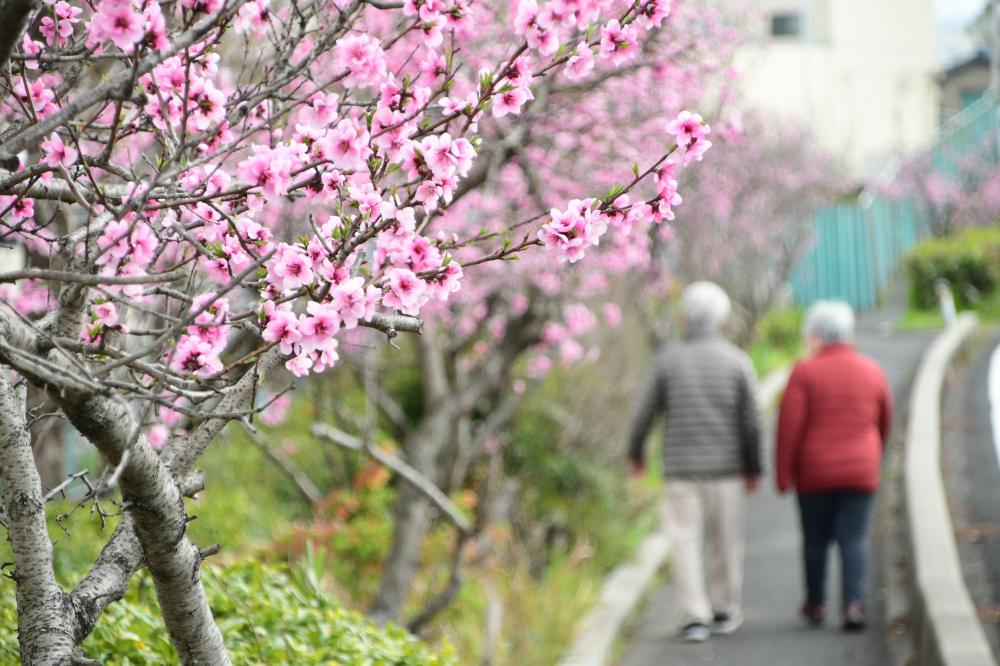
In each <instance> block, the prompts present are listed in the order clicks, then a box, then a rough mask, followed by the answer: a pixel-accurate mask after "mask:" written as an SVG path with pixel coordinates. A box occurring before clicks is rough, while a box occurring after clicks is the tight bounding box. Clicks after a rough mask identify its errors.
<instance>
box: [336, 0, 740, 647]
mask: <svg viewBox="0 0 1000 666" xmlns="http://www.w3.org/2000/svg"><path fill="white" fill-rule="evenodd" d="M522 7H527V8H528V9H527V11H528V12H529V13H530V11H537V8H535V7H534V6H533V5H530V4H527V5H522ZM522 15H523V14H522ZM737 36H738V34H737V33H736V32H735V31H733V30H732V28H731V27H729V26H728V25H727V24H726V22H725V21H722V20H721V19H720V17H719V16H718V15H716V14H715V13H713V12H708V11H706V10H705V8H704V7H700V8H695V7H694V6H693V5H692V6H690V7H686V6H681V7H678V8H675V11H674V13H673V14H672V15H671V18H670V22H669V25H668V26H667V27H665V28H664V29H663V30H662V31H661V32H659V33H657V34H656V35H653V36H650V37H649V38H648V39H647V40H646V41H645V42H644V43H643V47H642V49H641V50H640V49H636V50H634V51H633V52H631V54H630V55H629V56H628V57H625V58H624V59H623V61H622V62H623V64H624V67H619V68H615V67H614V65H613V63H612V62H606V63H598V64H597V66H596V67H595V63H594V60H597V59H596V58H595V59H591V60H590V61H589V64H587V66H586V67H582V66H581V65H580V63H581V62H583V61H584V60H586V57H585V56H584V58H583V59H574V58H576V56H575V55H574V57H573V58H571V60H570V62H569V63H568V65H567V68H566V69H565V70H564V71H563V72H561V73H559V74H558V75H557V76H554V77H551V78H550V79H547V80H546V81H544V82H541V83H540V84H539V85H538V86H537V87H536V89H535V91H534V93H533V94H534V95H535V98H536V99H535V100H534V102H533V103H532V104H531V105H530V106H529V107H528V108H527V109H526V110H525V112H524V113H523V114H522V115H521V116H519V118H518V119H516V120H511V121H509V122H503V123H502V124H501V123H497V122H494V121H485V122H484V123H483V127H482V133H483V135H484V137H487V138H488V137H491V136H494V137H495V140H493V141H489V140H487V141H486V142H485V143H486V145H487V146H492V148H487V150H489V151H490V153H489V157H488V160H487V158H486V156H484V157H483V158H482V159H484V160H486V164H485V165H484V166H485V168H483V169H482V170H481V171H477V172H476V174H475V177H470V178H469V179H468V180H467V181H465V182H464V184H463V185H464V186H462V187H460V191H459V192H458V193H457V195H456V200H455V202H454V203H453V205H452V206H451V207H450V208H449V209H448V210H447V211H445V212H443V213H442V214H441V215H440V217H439V222H440V224H439V229H440V230H441V231H443V232H444V233H446V234H447V235H448V236H447V237H448V238H449V239H450V240H449V241H448V242H454V239H455V238H463V237H479V238H494V237H496V238H503V237H505V236H506V238H507V240H506V241H505V242H507V243H510V244H512V245H516V244H517V243H518V242H523V240H521V241H518V239H527V238H530V236H525V235H523V232H520V231H519V229H520V224H521V222H520V221H521V220H529V219H532V218H533V217H534V216H535V215H536V211H538V210H545V209H550V213H549V216H548V219H550V220H551V222H550V223H549V224H548V225H547V226H546V227H545V228H543V229H542V232H541V235H540V238H541V240H542V242H543V243H544V244H545V245H546V246H550V247H561V248H563V252H564V255H565V258H566V262H565V263H560V262H553V261H552V260H551V256H550V254H549V253H548V252H546V251H544V250H538V251H529V252H525V253H523V254H522V256H521V257H519V260H518V261H517V262H515V263H514V264H508V263H504V264H493V265H487V266H482V267H481V268H479V269H478V270H476V271H475V272H471V271H470V272H469V273H468V274H467V275H466V276H465V278H464V279H463V288H462V290H461V291H460V292H459V293H457V294H455V295H454V296H453V297H452V298H450V299H449V300H448V301H447V302H446V303H444V302H436V303H434V304H433V306H432V307H430V308H428V309H426V310H425V313H426V314H427V316H428V317H429V326H428V330H427V331H425V334H424V335H423V336H422V337H421V339H420V341H419V363H420V367H421V370H422V371H421V391H422V394H423V405H424V409H423V413H422V416H421V418H420V419H419V421H418V422H416V423H413V422H410V421H409V420H408V419H407V418H405V416H402V410H401V409H400V408H399V407H398V406H397V405H392V404H391V401H390V399H389V396H387V395H386V394H385V393H384V392H381V393H380V395H379V400H378V401H379V402H380V403H381V406H382V407H383V416H384V417H385V419H386V421H387V422H388V423H389V425H390V427H391V429H392V430H393V431H394V434H395V435H396V437H397V438H398V439H399V440H400V441H401V443H402V449H403V451H404V452H405V455H406V459H407V461H408V463H409V464H410V465H412V466H413V467H414V469H415V471H416V472H418V473H419V474H420V475H422V477H423V478H425V479H427V480H429V481H430V482H432V483H436V484H438V485H439V486H440V487H441V488H442V489H443V490H444V491H445V492H446V493H447V492H448V491H451V490H454V489H456V488H457V487H458V486H460V485H461V484H462V483H463V482H464V481H465V478H466V474H467V473H468V472H469V470H470V468H471V467H472V464H473V461H474V460H481V459H484V458H486V459H489V458H490V454H489V453H488V452H487V449H488V448H489V447H487V444H488V443H489V442H490V441H491V439H492V438H493V437H494V436H495V435H496V434H497V433H498V432H500V431H502V429H503V428H504V426H505V425H506V421H507V419H509V418H510V416H511V414H512V413H513V407H514V406H515V405H516V403H517V399H518V392H517V391H514V390H512V389H513V388H514V387H516V386H520V385H521V384H522V383H523V381H522V379H523V375H524V373H523V372H518V371H516V368H518V367H520V366H527V374H528V376H529V378H530V377H531V376H539V375H541V374H544V372H545V371H546V370H547V369H548V368H549V367H552V366H553V365H556V364H564V365H568V364H573V363H576V362H577V361H580V360H582V359H584V358H586V357H587V356H588V354H590V355H592V354H593V352H588V351H586V350H585V349H584V348H583V346H582V345H581V342H580V338H581V336H583V335H585V334H586V333H587V332H588V331H589V330H590V329H591V328H592V327H593V326H594V324H595V323H596V320H597V317H599V316H606V317H607V318H608V319H610V320H611V321H612V322H614V321H615V320H616V319H617V318H618V314H617V306H615V305H614V304H611V303H608V304H607V305H606V306H605V307H604V308H601V309H602V310H603V311H602V312H599V313H596V314H595V313H594V312H592V311H591V308H592V307H598V308H600V302H601V300H602V299H603V298H607V293H606V292H607V291H608V289H609V286H610V284H611V283H612V282H613V281H614V280H615V279H616V276H620V275H622V274H624V273H625V272H627V271H634V272H636V273H641V274H643V275H644V276H645V279H644V280H643V282H645V283H646V284H647V285H648V286H650V287H654V288H655V287H656V286H657V285H658V283H660V282H662V275H660V274H657V273H655V272H654V271H655V269H656V266H655V264H654V263H653V262H652V255H651V242H650V236H651V235H657V234H660V233H664V232H667V233H669V226H668V225H669V221H670V220H671V219H673V216H674V212H673V207H674V206H675V205H677V204H678V203H679V202H680V197H679V195H678V194H677V175H678V173H679V171H680V170H682V169H683V168H684V166H685V165H687V164H690V163H692V162H696V161H698V160H700V158H701V156H702V154H703V153H704V151H705V150H707V149H708V147H709V146H710V145H711V143H710V142H709V141H708V132H709V130H708V128H707V127H705V126H704V124H703V123H702V121H701V118H700V117H699V116H697V115H694V114H691V113H687V112H681V111H679V109H681V108H683V107H684V106H685V105H686V104H696V103H704V102H706V101H707V100H708V99H709V98H710V94H709V92H707V90H708V89H709V88H710V86H709V85H708V82H709V81H710V80H713V79H721V83H722V84H723V85H728V82H729V81H730V79H731V77H730V76H729V73H728V72H727V71H726V68H725V67H724V63H725V62H726V59H727V52H728V51H731V49H732V47H733V46H734V45H735V44H736V43H737ZM574 53H576V52H574ZM610 60H613V58H609V61H610ZM713 74H715V75H718V76H714V77H713V76H712V75H713ZM637 91H641V92H637ZM668 118H673V120H672V121H670V122H666V121H665V119H668ZM503 120H505V121H506V120H507V119H506V118H503ZM665 122H666V126H667V129H668V131H670V132H671V134H673V135H675V136H676V137H677V141H678V144H679V145H680V149H679V150H678V151H676V152H675V153H673V154H672V155H671V156H670V157H668V158H665V159H658V158H659V157H660V155H659V154H655V155H654V154H653V151H651V147H650V146H648V145H645V144H644V143H643V141H642V137H643V136H648V135H649V133H650V132H651V131H655V128H657V127H663V126H664V123H665ZM622 163H624V164H626V165H630V164H634V165H636V168H635V169H634V171H633V172H632V173H630V172H629V170H628V168H627V167H626V169H625V170H623V169H622V168H621V164H622ZM649 163H653V164H654V165H655V168H654V169H653V173H652V174H651V175H654V176H655V178H653V179H651V180H650V183H649V184H648V185H646V186H645V187H643V186H640V185H639V181H640V180H642V179H641V176H642V175H643V174H642V172H641V171H640V169H639V168H638V165H640V164H649ZM626 190H628V192H626ZM588 191H591V192H603V193H604V196H603V198H602V200H606V201H611V202H612V209H611V210H610V211H609V213H608V214H605V215H604V216H603V217H602V218H600V219H597V218H595V217H594V216H593V211H594V210H595V203H596V201H597V199H595V198H587V199H579V198H574V197H579V196H580V193H581V192H588ZM642 195H645V196H642ZM633 199H636V202H635V204H634V205H633V203H632V200H633ZM566 200H569V201H570V203H569V206H568V207H567V206H566V205H565V201H566ZM648 220H653V221H654V222H655V223H656V224H654V225H650V224H648V222H647V221H648ZM512 230H514V231H517V232H518V233H517V234H515V233H513V232H512ZM606 232H607V233H606ZM598 237H600V244H599V245H597V244H596V243H595V241H596V240H597V238H598ZM536 250H537V249H536ZM376 253H378V249H376ZM584 253H586V255H587V256H586V260H585V261H583V262H581V264H582V265H579V266H578V265H577V264H576V262H577V260H578V259H580V258H581V257H583V256H584ZM455 256H456V257H457V258H458V260H459V263H462V264H463V265H470V264H478V263H480V262H481V261H482V260H483V259H484V258H485V257H488V256H489V250H488V249H486V250H484V249H483V248H480V247H477V246H475V245H473V246H467V247H464V248H460V249H456V251H455ZM393 358H394V361H393V362H400V361H399V360H398V357H393ZM327 432H328V433H329V431H327ZM341 441H343V436H342V435H341ZM437 508H440V507H437ZM434 511H435V502H434V501H433V498H432V497H431V496H429V495H428V494H427V493H426V492H424V490H422V489H421V488H419V487H417V486H415V485H413V484H408V483H404V484H401V485H400V487H399V488H398V494H397V498H396V502H395V511H394V524H393V542H392V548H391V551H390V554H389V557H388V560H387V562H386V564H385V567H384V572H383V578H382V581H381V584H380V586H379V589H378V592H377V594H376V596H375V599H374V602H373V604H372V608H371V611H372V614H373V616H375V617H376V618H378V619H397V618H398V617H399V614H400V611H401V610H402V608H403V606H404V602H405V601H406V599H407V594H408V592H409V590H410V587H411V582H412V580H413V577H414V575H415V573H416V571H417V563H418V561H419V549H420V544H421V541H422V537H423V535H424V533H425V531H426V529H427V528H428V526H429V525H430V524H431V518H432V516H433V515H434ZM460 529H461V528H460ZM462 544H464V541H463V540H461V539H460V540H459V545H460V546H461V545H462ZM459 550H460V549H456V553H455V557H456V558H459V557H460V555H461V553H460V552H458V551H459ZM456 561H457V560H456ZM453 580H454V578H453ZM448 589H451V590H452V591H454V589H455V588H454V586H453V585H452V586H450V587H449V588H448ZM443 598H444V597H440V598H439V599H443ZM439 605H440V604H439V601H438V600H434V601H432V602H431V606H432V607H439ZM426 618H427V613H420V614H418V615H417V616H415V617H414V618H413V619H412V620H410V621H409V622H408V624H409V625H410V626H411V627H419V626H420V625H421V624H422V623H423V622H424V621H425V620H426Z"/></svg>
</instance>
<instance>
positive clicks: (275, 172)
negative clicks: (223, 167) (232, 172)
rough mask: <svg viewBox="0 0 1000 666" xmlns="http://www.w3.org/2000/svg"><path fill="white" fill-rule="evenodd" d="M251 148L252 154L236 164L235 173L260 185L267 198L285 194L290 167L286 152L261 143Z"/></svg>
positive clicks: (289, 176)
mask: <svg viewBox="0 0 1000 666" xmlns="http://www.w3.org/2000/svg"><path fill="white" fill-rule="evenodd" d="M251 150H252V151H253V155H252V156H251V157H248V158H246V159H245V160H243V161H242V162H240V163H239V164H238V165H237V166H236V175H237V176H239V178H240V180H242V181H243V182H245V183H248V184H250V185H252V186H255V187H260V188H261V191H262V192H263V193H264V195H265V196H267V197H269V198H276V197H279V196H282V195H284V194H286V193H287V192H288V186H289V185H290V183H291V169H292V165H291V162H290V161H289V159H288V156H287V153H283V152H282V151H279V150H277V149H272V148H270V147H268V146H261V145H254V146H253V147H252V149H251Z"/></svg>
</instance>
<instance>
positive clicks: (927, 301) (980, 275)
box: [906, 227, 1000, 310]
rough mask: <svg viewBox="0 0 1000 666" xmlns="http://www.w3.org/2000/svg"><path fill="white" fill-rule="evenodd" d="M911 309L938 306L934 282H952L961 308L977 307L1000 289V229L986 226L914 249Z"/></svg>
mask: <svg viewBox="0 0 1000 666" xmlns="http://www.w3.org/2000/svg"><path fill="white" fill-rule="evenodd" d="M906 265H907V271H908V272H909V275H910V305H911V307H914V308H917V309H922V310H929V309H932V308H935V307H937V297H936V296H935V294H934V283H935V282H936V281H937V280H939V279H942V278H943V279H945V280H948V282H949V283H950V284H951V290H952V293H953V294H954V297H955V303H956V305H958V307H960V308H973V307H976V305H977V304H978V303H979V302H980V301H981V300H988V299H990V298H991V297H992V296H993V295H994V294H995V293H996V292H997V290H998V287H1000V228H998V227H986V228H976V229H969V230H967V231H963V232H961V233H958V234H954V235H951V236H947V237H944V238H933V239H930V240H927V241H924V242H922V243H920V244H919V245H917V246H916V248H914V250H913V253H912V254H911V255H910V257H909V259H908V260H907V264H906Z"/></svg>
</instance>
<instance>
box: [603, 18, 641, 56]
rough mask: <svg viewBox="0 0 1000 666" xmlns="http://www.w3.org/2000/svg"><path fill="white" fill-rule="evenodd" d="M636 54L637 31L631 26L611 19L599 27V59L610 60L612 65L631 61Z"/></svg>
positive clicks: (637, 47) (637, 45)
mask: <svg viewBox="0 0 1000 666" xmlns="http://www.w3.org/2000/svg"><path fill="white" fill-rule="evenodd" d="M638 52H639V42H638V31H637V30H636V29H635V28H634V27H633V26H630V25H627V26H622V24H621V23H619V22H618V20H617V19H613V20H611V21H608V22H607V23H605V24H604V26H603V27H601V57H602V58H610V60H611V64H612V65H615V66H618V65H620V64H622V63H623V62H626V61H628V60H631V59H632V58H633V57H634V56H635V55H636V54H637V53H638Z"/></svg>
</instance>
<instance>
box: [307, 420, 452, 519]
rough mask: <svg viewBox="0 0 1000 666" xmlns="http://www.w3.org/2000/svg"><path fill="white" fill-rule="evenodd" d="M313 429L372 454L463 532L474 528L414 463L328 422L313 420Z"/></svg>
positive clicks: (348, 445)
mask: <svg viewBox="0 0 1000 666" xmlns="http://www.w3.org/2000/svg"><path fill="white" fill-rule="evenodd" d="M312 433H313V435H315V436H316V437H319V438H320V439H323V440H326V441H328V442H332V443H333V444H336V445H337V446H342V447H344V448H346V449H350V450H352V451H358V452H361V453H365V454H367V455H369V456H371V457H372V458H373V459H374V460H376V461H377V462H379V463H381V464H382V465H385V466H386V467H388V468H389V469H390V470H392V471H393V472H395V473H396V474H398V475H399V477H400V478H401V479H403V480H404V481H406V483H408V484H409V485H410V486H411V487H413V488H415V489H416V490H418V491H420V493H421V494H423V495H424V496H425V497H427V499H429V500H430V501H431V502H433V503H434V506H436V507H437V508H438V509H440V510H441V513H443V514H444V515H445V517H447V518H448V520H450V521H451V522H452V523H453V524H454V525H455V527H457V528H458V529H459V530H460V531H461V532H463V533H467V532H469V531H470V530H471V529H472V525H471V524H470V523H469V520H468V519H467V518H466V517H465V516H464V515H463V514H462V511H461V510H460V509H459V508H458V507H457V506H455V504H454V503H453V502H452V501H451V500H450V499H448V496H447V495H445V494H444V493H443V492H441V489H440V488H438V487H437V486H436V485H435V484H434V483H433V482H432V481H431V480H430V479H428V478H427V477H426V476H424V475H423V474H421V473H420V472H418V471H417V470H416V469H414V468H413V467H411V466H410V465H409V464H407V463H406V462H405V461H403V460H402V459H400V458H398V457H396V456H394V455H392V454H391V453H386V452H385V451H382V450H381V449H379V448H377V447H375V446H371V445H369V444H366V443H365V442H362V441H361V440H360V439H359V438H357V437H354V436H352V435H349V434H347V433H346V432H343V431H342V430H338V429H337V428H334V427H333V426H331V425H327V424H326V423H316V424H313V427H312Z"/></svg>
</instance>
